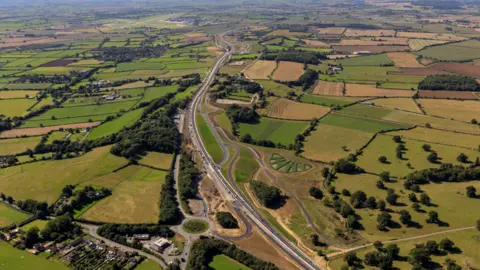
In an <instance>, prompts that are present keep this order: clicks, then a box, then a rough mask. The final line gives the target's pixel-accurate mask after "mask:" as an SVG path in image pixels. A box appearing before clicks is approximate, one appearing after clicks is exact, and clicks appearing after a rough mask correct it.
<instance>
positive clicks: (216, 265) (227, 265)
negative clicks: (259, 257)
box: [208, 255, 250, 270]
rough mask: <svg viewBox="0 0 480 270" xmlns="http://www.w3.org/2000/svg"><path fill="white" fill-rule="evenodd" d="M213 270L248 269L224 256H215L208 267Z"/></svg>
mask: <svg viewBox="0 0 480 270" xmlns="http://www.w3.org/2000/svg"><path fill="white" fill-rule="evenodd" d="M208 266H210V267H211V268H213V269H215V270H248V269H250V268H249V267H247V266H245V265H243V264H241V263H239V262H237V261H235V260H233V259H231V258H229V257H227V256H225V255H216V256H214V257H213V261H212V262H211V263H210V264H209V265H208Z"/></svg>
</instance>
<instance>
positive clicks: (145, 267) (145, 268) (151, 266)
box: [135, 259, 162, 270]
mask: <svg viewBox="0 0 480 270" xmlns="http://www.w3.org/2000/svg"><path fill="white" fill-rule="evenodd" d="M135 270H162V267H161V266H160V265H159V264H158V263H156V262H154V261H151V260H148V259H147V260H145V261H143V262H142V263H141V264H140V265H138V266H137V267H135Z"/></svg>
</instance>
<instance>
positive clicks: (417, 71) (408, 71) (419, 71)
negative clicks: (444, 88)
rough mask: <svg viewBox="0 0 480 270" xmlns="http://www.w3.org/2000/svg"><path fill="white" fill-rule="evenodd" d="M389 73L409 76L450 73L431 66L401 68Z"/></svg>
mask: <svg viewBox="0 0 480 270" xmlns="http://www.w3.org/2000/svg"><path fill="white" fill-rule="evenodd" d="M389 74H392V75H393V74H398V75H409V76H429V75H445V74H451V73H448V72H445V71H441V70H435V69H432V68H431V67H423V66H422V67H421V68H402V69H400V71H399V72H390V73H389Z"/></svg>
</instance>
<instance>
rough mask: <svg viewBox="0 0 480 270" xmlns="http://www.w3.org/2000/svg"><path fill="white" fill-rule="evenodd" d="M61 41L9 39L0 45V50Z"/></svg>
mask: <svg viewBox="0 0 480 270" xmlns="http://www.w3.org/2000/svg"><path fill="white" fill-rule="evenodd" d="M61 41H63V40H62V39H56V38H53V37H52V38H25V37H23V38H10V39H8V40H7V42H5V43H0V48H8V47H22V46H27V45H32V44H46V43H53V42H61Z"/></svg>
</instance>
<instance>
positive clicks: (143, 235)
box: [133, 233, 150, 240]
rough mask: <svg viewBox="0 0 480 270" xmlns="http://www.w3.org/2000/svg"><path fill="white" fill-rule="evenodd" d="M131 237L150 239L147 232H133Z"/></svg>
mask: <svg viewBox="0 0 480 270" xmlns="http://www.w3.org/2000/svg"><path fill="white" fill-rule="evenodd" d="M133 238H135V239H137V240H150V235H149V234H148V233H145V234H134V235H133Z"/></svg>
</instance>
